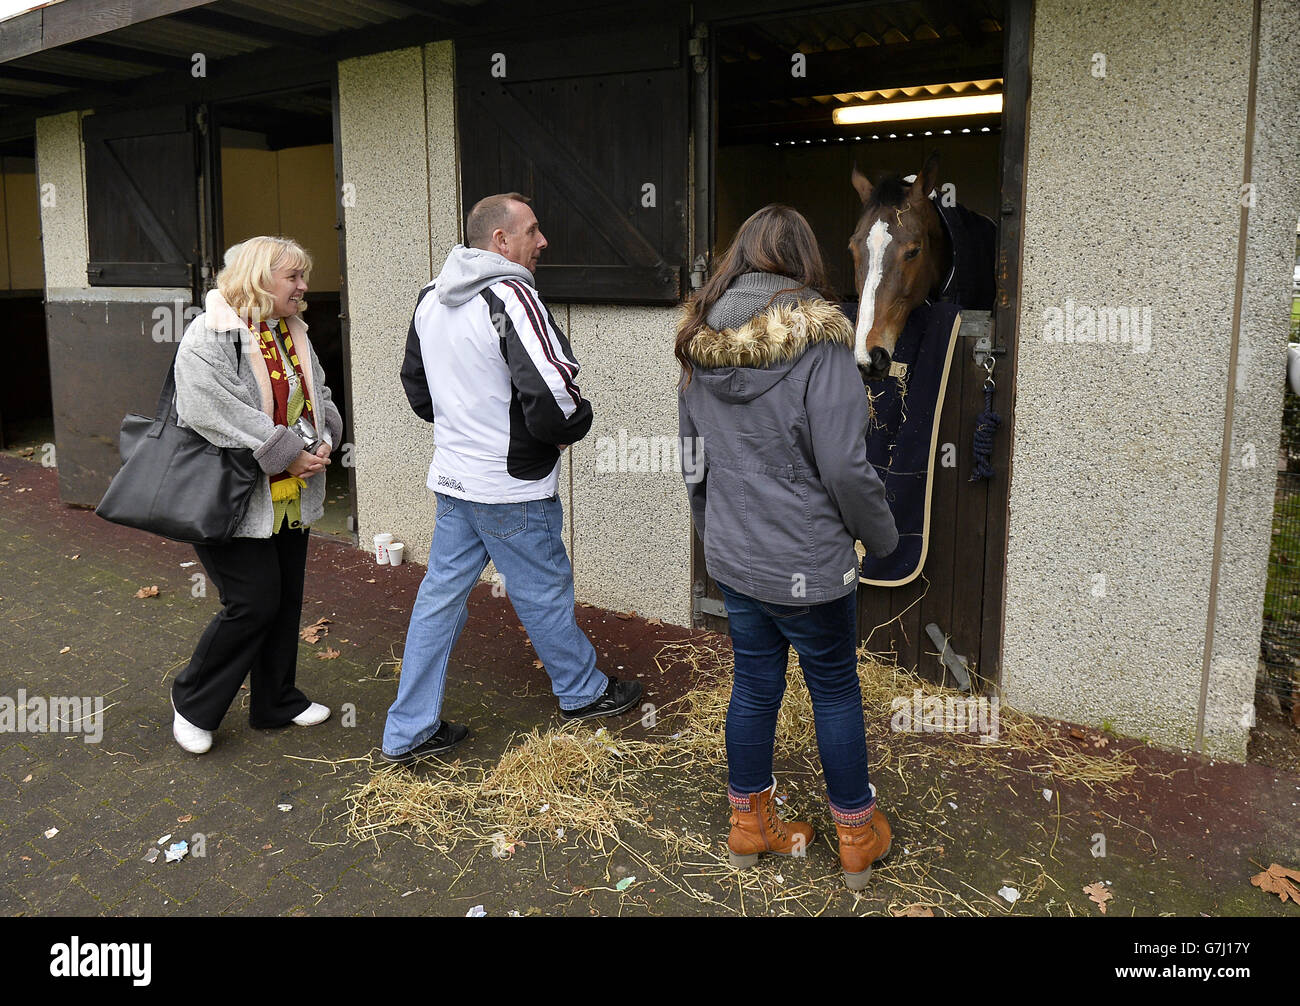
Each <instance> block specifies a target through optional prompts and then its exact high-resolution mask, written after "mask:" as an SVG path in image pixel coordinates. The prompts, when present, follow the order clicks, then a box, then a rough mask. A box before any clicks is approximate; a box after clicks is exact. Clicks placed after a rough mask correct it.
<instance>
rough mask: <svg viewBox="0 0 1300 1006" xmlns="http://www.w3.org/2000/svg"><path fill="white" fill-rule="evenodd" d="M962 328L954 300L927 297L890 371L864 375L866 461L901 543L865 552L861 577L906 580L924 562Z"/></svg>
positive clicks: (879, 581) (882, 583)
mask: <svg viewBox="0 0 1300 1006" xmlns="http://www.w3.org/2000/svg"><path fill="white" fill-rule="evenodd" d="M960 328H961V309H960V308H959V307H958V306H957V305H956V304H944V303H940V304H922V305H921V306H920V307H918V308H916V309H914V310H913V311H912V313H911V314H910V315H908V318H907V324H906V325H905V326H904V327H903V332H902V334H901V335H900V336H899V339H898V343H897V345H896V346H895V348H894V353H893V360H892V362H891V364H890V369H889V375H888V376H887V377H884V378H881V379H879V380H875V381H867V382H865V383H866V388H867V396H868V400H869V402H870V406H871V410H870V419H869V421H868V425H867V460H868V461H870V462H871V463H872V465H874V466H875V469H876V474H877V475H879V476H880V480H881V482H883V483H884V485H885V499H886V501H887V502H888V503H889V509H890V510H891V511H892V512H893V514H894V523H895V524H897V525H898V548H896V549H895V550H894V551H893V552H891V553H890V554H889V555H887V556H885V557H884V558H877V557H876V556H872V555H867V556H864V557H863V559H862V574H861V582H863V583H866V584H871V585H873V586H877V587H901V586H902V585H903V584H906V583H910V582H911V581H912V580H914V579H916V577H917V576H918V575H919V574H920V572H921V569H922V567H923V566H924V565H925V555H926V549H927V546H928V544H929V540H930V496H931V493H932V490H933V486H934V462H935V457H936V455H937V448H938V440H939V417H940V416H941V415H942V413H943V399H944V391H945V389H946V388H947V386H948V371H949V369H950V367H951V366H952V358H953V353H954V350H955V348H956V346H957V333H958V331H959V330H960Z"/></svg>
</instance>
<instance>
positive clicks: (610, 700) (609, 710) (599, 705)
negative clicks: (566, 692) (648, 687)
mask: <svg viewBox="0 0 1300 1006" xmlns="http://www.w3.org/2000/svg"><path fill="white" fill-rule="evenodd" d="M640 701H641V682H639V681H619V680H618V678H610V679H609V687H608V688H606V689H605V694H604V695H602V696H601V697H600V698H598V699H597V700H596V701H595V702H593V703H591V704H590V705H586V706H583V707H582V708H581V709H561V710H560V716H561V718H563V719H566V720H594V719H595V718H596V717H598V716H617V715H618V714H619V713H625V712H627V711H628V710H629V709H631V708H632V707H633V706H634V705H636V704H637V703H638V702H640Z"/></svg>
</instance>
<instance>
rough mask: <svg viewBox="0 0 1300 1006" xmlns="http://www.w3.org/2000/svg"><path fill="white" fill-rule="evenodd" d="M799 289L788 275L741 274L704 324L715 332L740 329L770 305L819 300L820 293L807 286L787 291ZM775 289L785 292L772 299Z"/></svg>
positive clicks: (710, 312)
mask: <svg viewBox="0 0 1300 1006" xmlns="http://www.w3.org/2000/svg"><path fill="white" fill-rule="evenodd" d="M798 286H799V281H798V280H797V279H791V278H790V277H789V276H779V275H777V274H776V273H771V272H747V273H742V274H741V275H739V276H737V277H736V278H735V279H734V280H732V282H731V286H729V287H727V290H726V292H725V293H724V294H723V295H722V296H721V297H719V298H718V300H717V303H715V304H714V305H713V306H712V307H711V308H709V313H708V314H707V315H705V318H704V323H705V324H706V325H708V326H709V328H712V329H716V330H718V331H722V330H724V329H728V328H739V327H740V326H741V325H743V324H745V322H747V321H749V320H750V319H751V318H753V317H754V315H756V314H761V313H762V312H763V311H766V310H767V309H768V307H769V306H775V305H777V304H797V303H799V301H801V300H821V299H822V298H821V295H820V294H818V293H817V292H816V291H815V290H811V289H808V288H807V287H804V288H801V289H799V290H793V291H792V290H790V289H789V288H790V287H798ZM778 290H785V291H787V292H785V293H781V294H777V296H776V298H775V299H773V297H772V295H773V294H775V293H776V292H777V291H778Z"/></svg>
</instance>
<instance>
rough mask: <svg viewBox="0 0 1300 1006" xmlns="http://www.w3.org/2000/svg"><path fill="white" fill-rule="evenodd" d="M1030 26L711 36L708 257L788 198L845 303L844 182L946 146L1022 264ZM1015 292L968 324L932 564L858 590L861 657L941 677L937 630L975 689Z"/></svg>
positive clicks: (915, 22) (938, 479) (934, 9)
mask: <svg viewBox="0 0 1300 1006" xmlns="http://www.w3.org/2000/svg"><path fill="white" fill-rule="evenodd" d="M1008 8H1010V10H1008ZM1009 18H1010V21H1011V24H1010V26H1009V24H1008V20H1009ZM1026 19H1027V13H1026V12H1025V11H1024V9H1023V5H1020V4H1018V3H1016V2H1015V0H1009V2H1006V3H1004V2H1003V0H974V2H940V3H932V2H926V3H920V2H913V3H887V4H860V5H854V6H847V5H840V6H837V7H835V8H830V9H826V10H821V11H818V10H812V11H803V12H800V13H799V14H797V15H793V16H790V15H778V16H772V17H767V18H761V19H756V18H747V19H737V20H730V21H720V22H716V23H714V24H711V25H710V26H709V33H708V34H709V43H710V48H711V58H710V65H711V66H712V67H713V71H714V72H713V75H712V76H713V81H712V88H713V94H712V100H711V102H710V106H711V113H712V125H713V128H712V136H713V139H714V142H715V145H714V148H713V150H712V152H711V153H712V157H711V160H712V167H713V171H712V179H713V185H712V205H713V215H712V228H713V229H712V233H711V235H710V237H711V241H710V245H711V248H712V254H713V256H714V259H715V261H716V258H717V256H719V255H720V254H721V253H722V252H723V251H724V250H725V248H726V247H727V245H728V243H729V242H730V240H731V238H732V237H733V235H734V234H735V232H736V229H737V228H738V227H739V225H740V224H741V223H742V222H743V221H744V220H745V218H746V217H748V216H749V215H750V214H751V213H753V212H754V211H755V210H757V209H758V208H759V207H761V206H763V205H765V204H767V203H772V202H779V203H785V204H788V205H790V206H793V207H794V208H795V209H797V210H799V211H800V212H801V213H803V215H804V216H805V217H806V218H807V219H808V221H809V223H810V224H811V226H812V229H813V231H814V233H815V234H816V235H817V236H818V239H819V243H820V245H821V250H822V254H823V257H824V259H825V262H826V265H827V270H828V273H829V277H830V282H831V285H832V287H833V288H834V290H835V291H836V292H837V293H838V294H839V295H840V297H841V299H842V300H844V301H846V302H850V301H854V300H856V299H857V296H858V293H857V291H856V290H855V278H854V263H853V258H852V256H851V254H850V250H849V237H850V235H851V233H852V232H853V229H854V226H855V224H856V222H857V219H858V216H859V213H860V211H861V209H862V206H861V202H860V199H859V196H858V194H857V192H856V191H855V190H854V189H853V187H852V186H851V184H850V174H851V172H852V169H853V167H854V166H855V165H856V166H857V168H858V169H859V170H860V171H862V172H863V173H864V174H865V175H866V176H867V177H868V178H870V179H871V180H873V181H875V180H876V179H877V178H878V176H880V175H881V174H888V173H898V174H901V175H904V176H906V175H910V174H914V173H917V172H919V171H920V169H921V167H922V164H923V162H924V161H925V159H926V157H927V156H928V155H929V154H930V153H931V152H938V153H939V155H940V157H941V163H940V168H939V176H938V180H939V183H940V185H943V184H945V183H952V184H953V185H954V186H955V194H956V199H957V200H958V201H959V202H960V203H961V204H963V205H965V206H966V207H968V208H970V209H972V210H975V211H977V212H979V213H982V214H984V215H986V216H988V217H990V218H992V219H993V220H994V221H995V222H1000V223H1001V225H1002V226H1001V236H1000V237H1001V242H1002V250H1001V251H1000V253H999V258H1001V259H1003V260H1004V262H1005V261H1007V260H1010V261H1011V262H1013V263H1014V260H1015V259H1016V258H1018V251H1016V252H1011V253H1010V254H1008V251H1007V249H1008V248H1010V247H1011V245H1012V244H1013V243H1014V242H1015V241H1016V240H1018V238H1016V236H1015V234H1014V232H1013V231H1012V228H1010V227H1009V226H1008V223H1009V222H1012V221H1014V220H1016V219H1018V209H1019V205H1020V194H1019V186H1020V182H1019V178H1020V171H1019V163H1020V158H1021V156H1022V150H1023V129H1022V124H1023V104H1021V106H1020V107H1018V108H1017V107H1013V105H1014V103H1015V102H1017V101H1019V102H1021V103H1023V101H1024V97H1023V89H1021V90H1018V91H1013V86H1012V84H1009V82H1008V73H1007V72H1006V65H1007V61H1008V60H1011V61H1013V62H1015V63H1016V64H1017V66H1018V68H1019V69H1016V70H1014V72H1020V73H1022V72H1023V57H1024V48H1025V46H1026V43H1025V40H1026V39H1027V25H1026V24H1025V23H1024V22H1025V20H1026ZM1009 27H1010V30H1009ZM1009 35H1013V36H1015V37H1011V38H1009V37H1008V36H1009ZM1017 50H1019V55H1018V56H1017ZM1009 54H1010V55H1009ZM1014 86H1016V87H1020V86H1021V85H1020V84H1019V81H1015V82H1014ZM1008 92H1009V93H1008ZM1003 93H1007V99H1006V101H1007V104H1006V107H1005V108H1004V110H1003V112H1002V113H1000V114H999V113H994V114H982V115H963V116H952V117H947V118H931V119H925V120H914V121H898V122H887V123H881V124H875V125H853V126H844V125H837V124H835V122H834V121H833V118H832V114H833V112H834V110H835V109H837V108H843V107H845V106H853V105H860V104H863V103H864V102H865V103H880V102H886V101H894V100H904V99H910V98H926V97H944V96H952V95H966V94H1003ZM1009 127H1016V128H1009ZM698 128H699V123H698V119H697V129H698ZM697 135H698V134H697ZM1008 160H1010V166H1009V165H1008ZM700 163H701V162H700V161H697V165H698V164H700ZM698 170H699V169H698V167H697V171H698ZM1008 218H1010V221H1009V219H1008ZM1009 232H1010V233H1011V238H1012V240H1008V234H1009ZM697 267H698V262H697ZM989 267H990V268H993V263H989ZM1013 280H1014V269H1013V268H1012V267H1009V266H1007V267H1004V268H1003V270H1002V274H1001V275H1000V277H999V287H1000V292H1001V296H1000V305H1001V306H1002V307H1003V308H1004V311H998V312H994V317H992V318H990V316H989V314H987V313H984V314H982V315H981V314H979V313H976V312H963V319H962V327H961V334H960V336H959V338H958V339H957V345H956V349H955V350H954V353H953V357H952V362H951V367H950V370H949V372H948V380H947V385H946V393H945V395H944V399H943V407H942V414H941V420H940V426H939V436H938V445H939V450H938V452H937V453H938V455H939V456H941V457H943V456H946V458H947V459H948V461H949V462H950V463H951V462H952V461H955V467H947V466H945V465H944V464H942V463H940V462H939V461H938V460H936V462H935V465H934V474H933V476H932V479H933V486H932V499H931V514H930V524H929V527H930V541H929V546H928V553H927V558H926V560H925V565H924V568H923V569H922V571H921V574H920V575H919V576H918V577H917V578H916V579H915V580H913V581H912V582H911V583H908V584H906V585H905V586H900V587H892V588H889V587H877V586H868V585H865V584H863V585H861V586H860V587H859V592H858V613H859V614H858V622H859V635H860V637H861V638H862V639H863V640H865V641H866V643H867V644H868V646H869V648H870V649H871V650H873V651H875V652H882V653H889V654H891V655H895V656H896V658H897V660H898V663H899V664H900V665H901V666H903V667H905V668H916V669H917V670H918V671H919V672H920V673H921V674H922V675H923V676H925V677H927V678H932V679H935V680H939V679H941V678H942V677H943V673H944V671H943V665H942V664H941V663H940V662H939V660H938V659H937V658H936V656H935V655H936V654H937V653H938V652H939V650H940V647H938V646H936V645H935V644H934V643H933V642H932V641H931V639H930V638H929V637H928V636H927V634H926V632H925V629H926V626H927V625H929V624H931V623H933V624H935V625H937V626H938V628H939V630H940V632H941V633H942V635H943V636H946V637H947V638H948V639H949V645H950V647H951V649H952V650H953V651H955V653H956V654H960V655H962V656H964V658H965V660H966V662H967V664H968V666H969V667H970V668H971V669H972V670H975V671H976V672H977V673H978V675H979V676H980V677H982V678H984V679H985V680H989V681H996V678H997V662H998V652H999V637H1000V630H1001V615H1002V611H1001V606H1002V575H1003V567H1004V564H1005V521H1006V509H1007V485H1008V478H1007V470H1006V469H1007V464H1008V459H1009V455H1010V451H1009V440H1010V434H1009V430H1008V429H1007V428H1006V426H1007V425H1009V420H1010V411H1011V405H1010V402H1011V398H1010V395H1011V381H1010V377H1011V375H1012V373H1013V372H1014V361H1013V359H1012V350H1013V347H1012V346H1011V345H1010V342H1011V341H1012V340H1011V339H1009V338H1006V337H1004V334H1003V332H1002V331H1000V328H1003V327H1005V329H1006V331H1007V332H1009V331H1010V326H1004V325H1003V324H1002V319H1001V318H999V317H997V315H999V314H1002V313H1005V314H1006V315H1008V316H1009V315H1010V313H1011V312H1010V310H1009V306H1010V300H1011V298H1013V297H1014V282H1013ZM1007 291H1010V293H1007ZM990 335H991V337H992V341H993V344H994V347H995V353H996V354H997V355H996V357H995V359H996V364H995V368H996V373H995V383H996V388H995V394H994V398H993V404H994V408H995V409H996V410H997V411H999V412H1000V413H1001V415H1002V417H1003V420H1004V428H1003V429H1002V430H1001V431H1000V433H999V434H998V435H997V437H996V438H995V442H994V443H995V446H994V454H993V459H992V460H993V466H994V470H995V476H994V478H993V479H992V480H989V481H970V476H971V469H972V450H971V444H972V435H973V432H974V427H975V421H976V416H977V415H978V414H979V413H980V412H981V410H982V409H983V408H984V406H985V402H984V393H983V386H984V380H985V377H986V373H985V369H984V367H983V366H981V365H980V364H978V363H976V361H975V357H974V348H975V341H976V338H977V337H978V336H990ZM946 445H951V447H950V448H949V447H946ZM694 550H695V555H694V563H695V565H694V568H695V570H696V592H697V594H700V593H701V591H703V595H704V596H703V597H700V598H698V600H697V610H698V611H699V612H700V617H699V619H698V621H699V624H703V625H707V626H709V627H711V628H715V629H718V630H720V631H721V630H725V620H724V619H723V618H720V617H717V613H718V612H719V609H720V607H721V606H720V605H719V604H718V603H717V601H718V600H719V599H720V598H719V595H718V594H717V592H716V588H715V587H714V586H713V584H712V583H711V582H709V581H708V580H707V577H704V576H703V569H704V561H703V549H702V545H701V544H700V542H699V539H698V536H696V537H695V545H694ZM949 681H950V682H951V678H949Z"/></svg>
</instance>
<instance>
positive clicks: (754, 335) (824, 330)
mask: <svg viewBox="0 0 1300 1006" xmlns="http://www.w3.org/2000/svg"><path fill="white" fill-rule="evenodd" d="M820 342H826V343H836V342H839V343H843V344H844V345H845V346H847V347H849V348H850V349H852V348H853V324H852V323H851V322H850V321H849V319H848V318H847V317H845V315H844V313H843V312H842V311H840V309H839V308H838V307H836V306H835V305H834V304H830V303H828V302H827V301H824V300H821V299H815V300H814V299H809V300H801V301H799V302H797V303H793V304H774V305H773V306H772V307H770V308H768V309H767V310H766V311H764V312H762V313H761V314H756V315H755V316H754V317H753V318H751V319H750V320H749V321H747V322H746V323H745V324H743V325H741V326H740V327H739V328H728V329H723V330H721V331H719V330H717V329H713V328H709V327H707V326H706V327H704V328H702V329H700V330H699V331H698V332H697V333H696V334H695V336H694V337H693V338H692V339H691V341H690V342H689V343H687V346H686V356H687V358H688V359H690V361H691V362H692V363H693V364H694V365H695V366H697V367H699V368H701V369H700V371H698V372H697V373H696V374H695V376H694V379H697V380H700V381H702V382H704V384H705V385H706V386H707V387H708V388H709V390H710V391H712V392H713V393H714V394H715V395H717V396H718V397H720V398H723V399H724V400H727V401H737V402H739V401H748V400H750V399H752V398H757V397H758V396H759V395H761V394H762V393H763V392H765V391H767V390H768V389H769V388H771V387H772V386H773V385H774V384H776V383H777V382H778V381H780V380H781V378H783V377H784V376H785V375H786V373H787V372H788V371H789V370H790V368H791V367H792V366H793V365H794V363H795V361H797V360H798V359H799V358H800V357H801V356H803V354H804V353H805V352H806V351H807V350H808V349H809V348H810V347H811V346H813V345H816V344H817V343H820Z"/></svg>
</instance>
